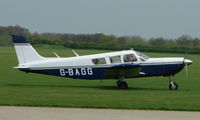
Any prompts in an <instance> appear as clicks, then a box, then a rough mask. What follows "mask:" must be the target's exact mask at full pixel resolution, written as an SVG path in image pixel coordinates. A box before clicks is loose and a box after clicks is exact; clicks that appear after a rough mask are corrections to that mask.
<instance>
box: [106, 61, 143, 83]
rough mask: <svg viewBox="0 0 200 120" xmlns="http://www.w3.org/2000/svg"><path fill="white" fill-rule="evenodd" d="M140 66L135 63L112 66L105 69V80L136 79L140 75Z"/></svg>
mask: <svg viewBox="0 0 200 120" xmlns="http://www.w3.org/2000/svg"><path fill="white" fill-rule="evenodd" d="M140 66H141V65H140V64H137V63H123V64H117V65H113V66H111V67H109V68H107V69H106V72H105V76H106V78H113V79H118V78H121V77H124V78H132V77H136V76H138V75H139V73H140V69H141V67H140Z"/></svg>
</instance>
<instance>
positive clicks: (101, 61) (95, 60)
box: [92, 58, 106, 64]
mask: <svg viewBox="0 0 200 120" xmlns="http://www.w3.org/2000/svg"><path fill="white" fill-rule="evenodd" d="M92 63H94V64H106V60H105V58H96V59H92Z"/></svg>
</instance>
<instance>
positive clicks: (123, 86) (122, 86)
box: [117, 80, 128, 89]
mask: <svg viewBox="0 0 200 120" xmlns="http://www.w3.org/2000/svg"><path fill="white" fill-rule="evenodd" d="M117 87H118V88H119V89H127V88H128V84H127V82H126V81H124V80H119V81H117Z"/></svg>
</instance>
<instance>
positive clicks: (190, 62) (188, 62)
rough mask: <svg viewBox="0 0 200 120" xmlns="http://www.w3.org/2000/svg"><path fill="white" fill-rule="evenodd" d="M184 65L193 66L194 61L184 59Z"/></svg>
mask: <svg viewBox="0 0 200 120" xmlns="http://www.w3.org/2000/svg"><path fill="white" fill-rule="evenodd" d="M184 63H185V64H187V65H191V64H192V61H191V60H188V59H184Z"/></svg>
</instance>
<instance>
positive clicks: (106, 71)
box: [12, 35, 192, 90]
mask: <svg viewBox="0 0 200 120" xmlns="http://www.w3.org/2000/svg"><path fill="white" fill-rule="evenodd" d="M12 40H13V43H14V47H15V51H16V54H17V58H18V62H19V64H18V66H17V67H14V68H17V69H19V70H21V71H24V72H27V73H28V72H32V73H39V74H47V75H54V76H61V77H70V78H74V79H90V80H101V81H102V80H104V79H117V80H118V81H117V82H116V83H117V86H118V88H120V89H127V88H128V84H127V82H126V81H125V80H124V79H125V78H137V77H152V76H169V82H170V84H169V89H170V90H177V89H178V84H177V83H175V82H173V81H172V80H171V76H174V75H175V74H176V73H178V72H180V71H181V70H182V69H183V68H184V66H186V72H187V66H188V65H190V64H192V61H191V60H189V59H185V58H178V57H174V58H150V57H148V56H146V55H144V54H142V53H140V52H137V51H135V50H123V51H119V52H109V53H102V54H94V55H84V56H79V55H78V54H77V53H76V52H75V51H73V50H72V51H73V52H74V54H75V55H76V56H75V57H67V58H61V57H59V56H58V55H57V54H56V53H54V54H55V55H56V58H47V57H42V56H40V55H39V54H38V53H37V52H36V51H35V49H34V48H33V47H32V45H31V44H30V43H29V42H28V41H27V40H26V38H25V37H24V36H23V35H12ZM186 75H187V74H186Z"/></svg>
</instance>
